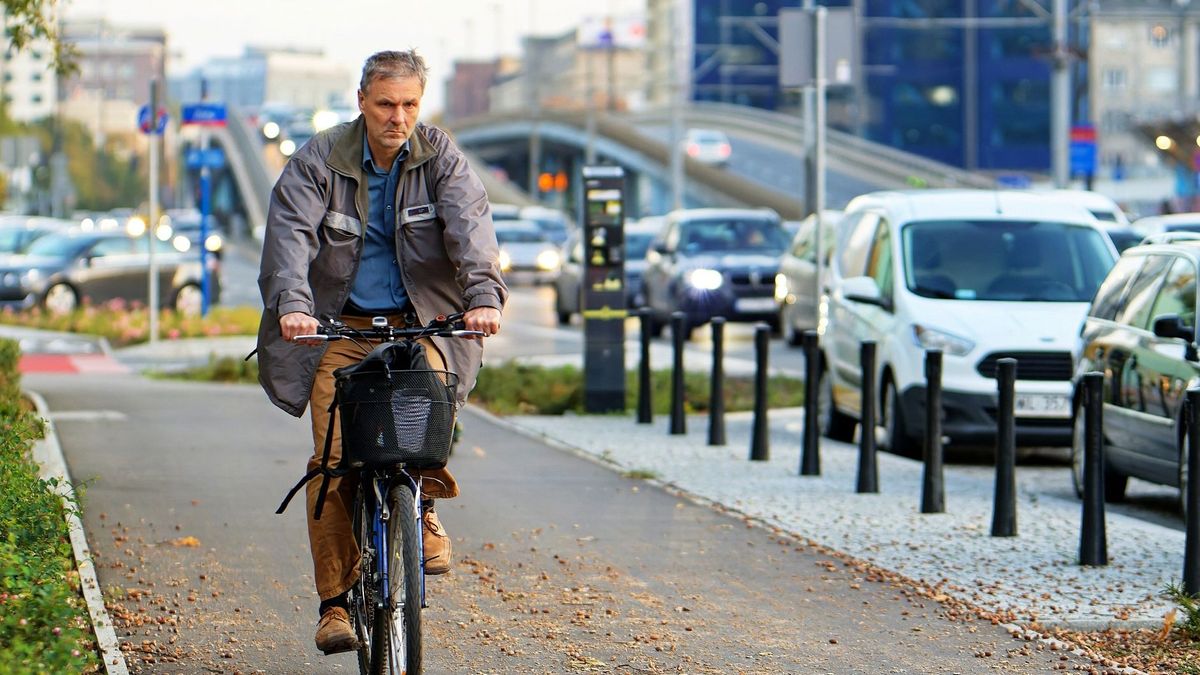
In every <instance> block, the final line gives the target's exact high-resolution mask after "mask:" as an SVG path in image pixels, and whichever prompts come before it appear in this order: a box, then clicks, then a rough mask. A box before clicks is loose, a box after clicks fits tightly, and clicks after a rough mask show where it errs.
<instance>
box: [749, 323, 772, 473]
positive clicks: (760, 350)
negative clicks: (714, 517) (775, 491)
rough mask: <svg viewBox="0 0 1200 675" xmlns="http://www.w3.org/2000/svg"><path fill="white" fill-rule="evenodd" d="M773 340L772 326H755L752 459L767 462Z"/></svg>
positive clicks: (769, 448) (768, 453)
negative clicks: (768, 402)
mask: <svg viewBox="0 0 1200 675" xmlns="http://www.w3.org/2000/svg"><path fill="white" fill-rule="evenodd" d="M770 342H771V327H770V326H767V325H766V324H761V323H760V324H758V325H757V326H755V327H754V428H753V430H752V431H751V433H750V461H753V462H765V461H767V460H768V459H770V458H771V447H770V442H769V440H768V438H767V353H768V347H769V346H770Z"/></svg>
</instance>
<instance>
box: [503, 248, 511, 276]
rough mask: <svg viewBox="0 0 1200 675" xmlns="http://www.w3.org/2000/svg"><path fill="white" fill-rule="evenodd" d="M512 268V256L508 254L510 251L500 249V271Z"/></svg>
mask: <svg viewBox="0 0 1200 675" xmlns="http://www.w3.org/2000/svg"><path fill="white" fill-rule="evenodd" d="M510 269H512V257H510V256H509V255H508V251H504V250H501V251H500V271H501V272H507V271H508V270H510Z"/></svg>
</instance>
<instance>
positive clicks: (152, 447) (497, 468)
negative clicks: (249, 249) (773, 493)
mask: <svg viewBox="0 0 1200 675" xmlns="http://www.w3.org/2000/svg"><path fill="white" fill-rule="evenodd" d="M24 384H25V386H26V388H28V389H31V390H35V391H38V392H39V393H41V394H42V395H43V396H44V397H45V398H46V400H47V402H48V404H49V407H50V410H51V411H52V415H51V419H52V421H54V422H55V425H56V429H57V431H58V435H59V439H60V442H61V443H62V446H63V449H64V453H65V454H66V458H67V461H68V465H69V466H70V470H71V473H72V475H73V477H74V478H75V480H76V481H77V482H83V483H85V484H86V494H85V497H84V504H85V510H84V523H85V527H86V529H87V531H88V536H89V541H90V543H91V547H92V549H93V551H94V554H95V555H96V563H97V570H98V573H99V575H100V580H101V586H102V588H103V590H104V592H105V596H106V600H107V604H108V605H109V609H110V611H111V612H112V614H113V618H114V620H115V622H116V624H117V631H118V637H119V638H120V639H121V640H122V642H123V643H125V645H126V647H125V649H126V655H127V658H128V661H129V666H130V670H131V672H135V673H158V672H170V673H176V672H178V673H212V672H221V673H234V672H241V673H253V672H263V673H319V672H353V671H354V670H355V669H356V668H355V665H354V659H353V656H352V655H339V656H336V657H323V656H321V655H320V654H319V652H317V651H316V649H315V648H314V647H313V645H312V631H313V630H314V628H315V619H316V614H315V606H316V600H315V594H314V593H313V590H312V581H311V573H310V563H309V559H308V551H307V545H306V535H305V532H304V522H303V516H302V513H301V511H300V510H299V509H297V508H295V507H293V508H292V509H291V510H289V512H288V513H287V514H285V515H284V516H277V515H275V514H274V509H275V507H276V506H277V504H278V501H279V499H280V498H281V497H282V495H283V494H284V492H285V491H286V489H287V488H288V487H290V486H291V484H292V483H293V482H294V481H295V479H296V478H298V477H299V475H300V473H302V471H303V465H304V460H305V458H306V456H307V453H308V452H309V443H310V440H309V438H310V437H309V430H308V426H307V423H306V421H302V420H293V419H292V418H290V417H288V416H287V415H286V414H284V413H282V412H280V411H278V410H276V409H275V408H274V407H272V406H271V405H270V404H269V403H268V402H267V401H266V398H265V396H263V394H262V392H261V391H260V390H259V389H258V388H257V387H255V386H249V385H238V386H226V385H210V384H195V383H179V382H169V381H158V380H149V379H145V378H143V377H140V376H137V375H117V374H105V375H101V374H96V375H75V376H72V377H62V376H58V375H49V374H36V373H35V374H29V375H27V376H26V377H25V381H24ZM464 422H465V426H466V433H465V437H464V439H463V442H462V443H461V444H460V445H459V446H458V448H457V450H456V452H455V455H454V457H453V459H452V462H451V467H452V468H453V469H454V471H455V474H456V476H457V477H458V478H459V481H460V484H462V486H463V495H462V496H461V497H460V498H458V499H456V500H449V501H442V502H439V504H438V510H439V513H440V514H441V516H442V520H443V522H444V523H445V525H446V527H447V528H448V530H449V532H450V534H451V536H452V537H453V538H454V546H455V556H454V564H453V569H452V572H451V573H450V574H449V575H446V576H444V577H437V578H431V579H430V580H429V604H430V607H429V609H427V610H426V614H425V626H426V649H425V653H426V655H427V657H426V658H427V672H430V673H476V672H478V673H566V672H601V671H606V670H612V671H616V672H621V671H624V670H635V671H638V670H640V671H645V672H688V673H707V672H711V673H716V672H721V673H727V672H744V673H825V672H828V673H879V672H909V673H918V672H919V673H939V672H944V673H953V672H959V673H977V672H1013V673H1034V672H1038V673H1040V672H1052V671H1054V670H1075V669H1076V668H1078V667H1085V668H1086V667H1088V666H1090V660H1089V659H1086V658H1083V657H1080V656H1076V655H1072V654H1068V653H1066V652H1064V651H1062V650H1056V649H1052V648H1051V647H1050V646H1049V645H1047V644H1044V643H1039V642H1030V641H1026V640H1023V639H1014V638H1012V637H1010V636H1009V635H1008V633H1007V632H1005V631H1004V630H1003V629H1002V628H1001V627H999V626H995V625H992V624H991V623H990V622H988V621H982V620H978V619H973V618H971V614H970V612H969V611H968V610H966V609H964V608H962V607H956V606H953V605H943V604H939V603H938V602H936V601H935V600H933V599H931V598H927V597H923V596H921V595H919V594H918V593H917V592H916V591H915V590H914V589H911V588H909V587H907V586H905V585H904V584H903V583H902V582H897V581H893V580H891V579H889V578H888V577H887V576H886V575H882V574H879V573H877V572H875V571H873V570H871V569H869V568H865V567H861V566H857V565H855V564H854V563H853V562H852V561H847V560H844V559H842V558H841V557H839V556H838V555H836V554H835V553H833V552H830V551H825V550H819V549H815V548H813V547H810V546H807V545H805V544H803V543H801V542H797V541H795V540H793V539H790V538H789V537H786V536H783V535H781V534H778V533H774V532H771V531H768V530H766V529H764V528H762V527H759V526H756V525H753V524H751V523H748V522H746V521H744V520H742V519H739V518H736V517H732V516H730V515H727V514H724V513H722V512H721V511H720V510H719V509H715V508H712V507H709V506H702V505H697V504H694V503H692V502H691V501H689V500H688V499H686V498H683V497H680V496H677V495H673V494H670V493H668V492H666V491H664V490H662V489H659V488H656V487H653V486H650V485H648V484H646V483H645V482H642V481H639V480H636V479H635V478H633V477H625V476H621V475H618V474H616V473H614V472H613V471H611V470H610V469H608V468H605V467H602V466H599V465H597V464H596V463H594V462H591V461H587V460H584V459H580V458H578V457H575V456H573V455H571V454H569V453H565V452H563V451H560V450H556V449H553V448H550V447H549V446H547V445H545V444H543V443H541V442H538V441H534V440H531V439H529V438H528V437H525V436H523V435H520V434H517V433H514V432H512V431H510V430H509V429H507V428H506V427H505V426H503V425H499V424H496V423H494V422H492V421H490V420H489V419H487V418H485V417H481V416H479V415H476V414H474V413H472V412H469V411H468V412H467V413H465V414H464ZM646 451H647V452H653V449H652V448H647V449H646ZM735 479H736V477H732V476H731V480H735Z"/></svg>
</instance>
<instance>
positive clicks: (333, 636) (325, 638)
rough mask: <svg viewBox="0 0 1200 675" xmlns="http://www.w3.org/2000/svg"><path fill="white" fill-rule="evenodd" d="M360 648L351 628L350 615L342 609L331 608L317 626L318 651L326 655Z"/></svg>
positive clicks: (322, 616)
mask: <svg viewBox="0 0 1200 675" xmlns="http://www.w3.org/2000/svg"><path fill="white" fill-rule="evenodd" d="M357 647H358V639H357V638H355V637H354V629H352V628H351V627H350V613H349V612H347V611H346V610H345V609H343V608H341V607H330V608H329V609H327V610H325V613H324V614H322V615H321V623H319V624H317V649H320V650H321V651H323V652H325V654H326V655H329V654H338V653H340V652H348V651H350V650H352V649H355V648H357Z"/></svg>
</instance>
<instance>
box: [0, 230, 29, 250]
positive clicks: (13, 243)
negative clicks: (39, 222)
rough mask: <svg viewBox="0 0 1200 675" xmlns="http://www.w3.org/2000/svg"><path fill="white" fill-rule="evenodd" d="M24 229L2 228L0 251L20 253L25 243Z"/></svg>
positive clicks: (0, 232) (0, 231)
mask: <svg viewBox="0 0 1200 675" xmlns="http://www.w3.org/2000/svg"><path fill="white" fill-rule="evenodd" d="M24 233H25V230H24V229H17V228H11V229H0V253H20V248H21V247H22V246H23V245H25V242H26V238H25V237H24V236H23V235H24Z"/></svg>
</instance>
